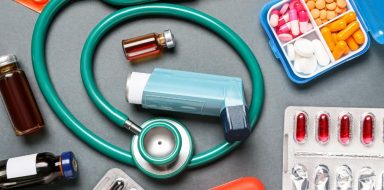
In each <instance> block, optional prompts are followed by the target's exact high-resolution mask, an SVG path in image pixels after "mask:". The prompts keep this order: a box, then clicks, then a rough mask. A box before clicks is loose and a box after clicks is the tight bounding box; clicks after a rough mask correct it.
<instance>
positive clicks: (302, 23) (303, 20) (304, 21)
mask: <svg viewBox="0 0 384 190" xmlns="http://www.w3.org/2000/svg"><path fill="white" fill-rule="evenodd" d="M308 21H309V17H308V13H307V11H304V10H302V11H300V12H299V27H300V32H301V33H302V34H304V33H306V32H307V30H308V26H307V25H308Z"/></svg>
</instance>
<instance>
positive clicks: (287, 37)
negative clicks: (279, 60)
mask: <svg viewBox="0 0 384 190" xmlns="http://www.w3.org/2000/svg"><path fill="white" fill-rule="evenodd" d="M277 37H278V38H279V40H280V41H282V42H289V41H291V40H293V36H292V34H289V33H283V34H278V35H277Z"/></svg>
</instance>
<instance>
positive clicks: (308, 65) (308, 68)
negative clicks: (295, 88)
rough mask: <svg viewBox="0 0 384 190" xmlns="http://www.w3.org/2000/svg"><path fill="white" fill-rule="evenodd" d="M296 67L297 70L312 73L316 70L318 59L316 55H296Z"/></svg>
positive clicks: (307, 73)
mask: <svg viewBox="0 0 384 190" xmlns="http://www.w3.org/2000/svg"><path fill="white" fill-rule="evenodd" d="M294 68H295V70H296V71H297V72H299V73H302V74H305V75H310V74H313V73H314V72H316V69H317V59H316V57H315V56H312V57H296V58H295V63H294Z"/></svg>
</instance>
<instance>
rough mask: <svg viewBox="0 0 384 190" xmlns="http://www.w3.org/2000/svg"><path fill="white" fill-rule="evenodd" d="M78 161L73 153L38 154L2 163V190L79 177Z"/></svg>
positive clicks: (0, 178) (0, 182) (0, 163)
mask: <svg viewBox="0 0 384 190" xmlns="http://www.w3.org/2000/svg"><path fill="white" fill-rule="evenodd" d="M77 173H78V169H77V160H76V158H75V156H74V154H73V153H72V152H63V153H61V155H60V156H55V155H54V154H52V153H48V152H45V153H38V154H31V155H26V156H20V157H15V158H10V159H8V160H3V161H0V189H14V188H19V187H24V186H30V185H36V184H50V183H53V182H54V181H57V180H60V179H75V178H76V177H77Z"/></svg>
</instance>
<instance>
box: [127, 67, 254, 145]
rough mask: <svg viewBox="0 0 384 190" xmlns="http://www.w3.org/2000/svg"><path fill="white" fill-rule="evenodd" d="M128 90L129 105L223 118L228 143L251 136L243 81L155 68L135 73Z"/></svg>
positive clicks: (129, 79)
mask: <svg viewBox="0 0 384 190" xmlns="http://www.w3.org/2000/svg"><path fill="white" fill-rule="evenodd" d="M126 89H127V91H126V98H127V101H128V102H129V103H131V104H139V105H142V107H143V108H147V109H158V110H167V111H175V112H182V113H192V114H199V115H208V116H218V117H220V120H221V122H222V125H223V127H224V133H225V138H226V140H227V141H229V142H233V141H240V140H244V139H245V138H247V137H248V136H249V134H250V133H251V129H250V127H249V125H248V108H247V106H246V103H245V96H244V89H243V81H242V80H241V79H240V78H236V77H227V76H219V75H210V74H202V73H194V72H185V71H176V70H168V69H159V68H156V69H155V70H154V71H153V72H152V73H151V74H148V73H138V72H132V74H131V75H130V76H129V77H128V80H127V88H126Z"/></svg>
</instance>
